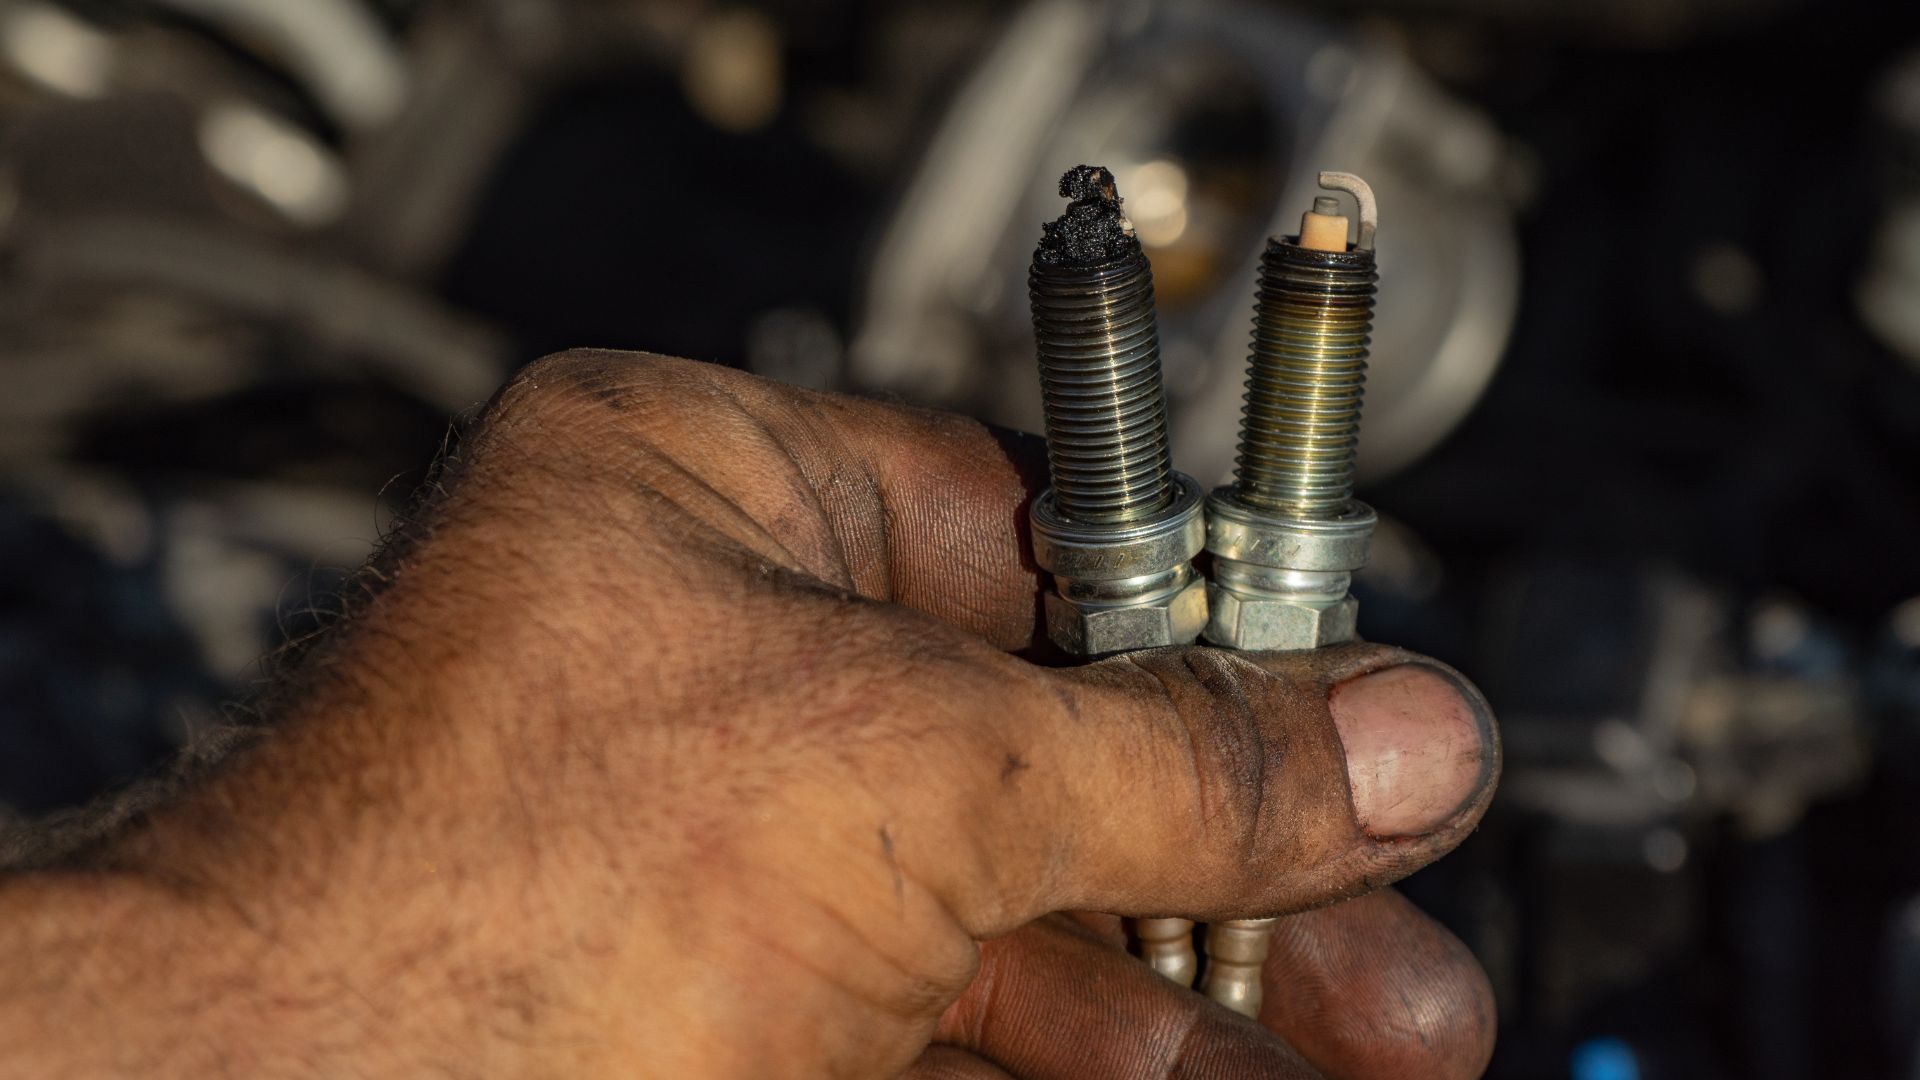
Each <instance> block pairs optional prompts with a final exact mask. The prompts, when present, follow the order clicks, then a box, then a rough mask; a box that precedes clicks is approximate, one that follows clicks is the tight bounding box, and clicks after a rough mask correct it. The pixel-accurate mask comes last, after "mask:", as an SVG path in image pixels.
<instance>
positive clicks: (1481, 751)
mask: <svg viewBox="0 0 1920 1080" xmlns="http://www.w3.org/2000/svg"><path fill="white" fill-rule="evenodd" d="M1330 704H1331V707H1332V710H1333V721H1334V725H1335V726H1336V727H1338V728H1339V730H1340V742H1341V745H1342V746H1343V747H1344V748H1345V750H1346V757H1347V783H1348V786H1349V788H1350V790H1351V791H1352V794H1353V806H1354V813H1355V815H1356V816H1357V817H1358V818H1359V823H1360V827H1361V828H1363V829H1365V830H1366V831H1367V833H1368V834H1369V835H1371V836H1373V837H1376V838H1378V839H1389V838H1393V837H1411V836H1422V835H1425V834H1427V833H1430V832H1432V831H1434V830H1435V829H1437V828H1439V827H1440V826H1442V825H1444V824H1446V823H1447V821H1448V820H1449V819H1451V818H1452V817H1453V816H1454V815H1456V814H1458V813H1459V812H1460V811H1461V810H1462V809H1463V808H1465V807H1466V806H1467V805H1468V804H1469V803H1470V802H1471V801H1472V800H1473V799H1474V798H1475V796H1477V795H1478V794H1479V793H1480V789H1481V788H1482V787H1483V786H1484V785H1485V784H1486V781H1487V736H1486V734H1485V730H1484V728H1485V725H1484V724H1483V723H1482V722H1481V719H1480V716H1479V713H1478V710H1476V709H1475V707H1474V706H1473V704H1472V703H1471V702H1470V701H1469V700H1468V698H1467V696H1466V695H1465V694H1464V693H1462V691H1461V689H1460V688H1459V687H1458V686H1457V685H1456V684H1455V683H1454V681H1453V680H1452V679H1450V678H1449V677H1447V676H1446V675H1445V674H1443V673H1442V672H1440V671H1437V670H1435V669H1433V668H1429V667H1422V666H1419V665H1405V666H1402V667H1394V668H1388V669H1386V670H1385V671H1376V672H1373V673H1372V674H1369V675H1362V676H1360V677H1359V678H1357V679H1353V680H1351V681H1349V682H1346V683H1342V684H1341V685H1340V686H1338V687H1335V688H1334V691H1333V696H1332V699H1331V702H1330Z"/></svg>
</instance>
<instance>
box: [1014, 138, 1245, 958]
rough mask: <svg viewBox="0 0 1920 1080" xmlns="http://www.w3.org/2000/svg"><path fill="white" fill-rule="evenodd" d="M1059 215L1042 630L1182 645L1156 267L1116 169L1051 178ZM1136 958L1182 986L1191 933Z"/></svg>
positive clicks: (1185, 555) (1047, 269)
mask: <svg viewBox="0 0 1920 1080" xmlns="http://www.w3.org/2000/svg"><path fill="white" fill-rule="evenodd" d="M1060 195H1061V197H1062V198H1065V199H1067V200H1069V202H1068V206H1067V209H1066V212H1065V213H1063V214H1062V215H1061V216H1060V217H1059V219H1058V220H1055V221H1053V222H1051V223H1049V224H1048V225H1046V226H1045V228H1044V230H1043V234H1042V236H1041V240H1040V244H1039V246H1038V247H1037V248H1036V249H1035V251H1034V253H1033V265H1032V268H1031V270H1030V271H1029V273H1028V278H1027V284H1028V294H1029V297H1030V299H1031V302H1032V308H1033V333H1034V340H1035V345H1036V352H1037V354H1038V359H1039V367H1040V390H1041V402H1042V405H1043V406H1044V408H1045V413H1046V431H1047V463H1048V468H1049V472H1050V474H1051V479H1052V486H1051V487H1050V488H1048V489H1047V490H1046V491H1045V492H1043V493H1041V495H1040V497H1039V498H1038V499H1036V500H1034V503H1033V508H1032V511H1031V521H1032V526H1033V558H1034V561H1035V562H1036V563H1038V564H1039V565H1040V567H1041V568H1042V569H1044V570H1046V571H1047V572H1048V573H1049V574H1051V575H1052V576H1053V589H1052V590H1051V591H1050V592H1048V593H1047V596H1046V601H1045V603H1046V616H1047V632H1048V636H1050V637H1051V638H1052V639H1053V641H1054V642H1055V643H1056V644H1058V645H1059V646H1060V647H1061V648H1063V649H1065V650H1067V651H1068V652H1070V653H1073V654H1075V655H1078V656H1087V657H1092V656H1104V655H1107V654H1110V653H1116V652H1123V651H1126V650H1130V649H1145V648H1152V647H1154V646H1160V645H1186V644H1191V643H1192V642H1193V641H1195V640H1196V639H1198V638H1199V636H1200V632H1201V630H1202V629H1203V628H1204V627H1205V626H1206V624H1207V588H1206V583H1205V582H1204V581H1203V580H1202V579H1201V578H1200V576H1199V575H1198V574H1196V573H1195V572H1194V570H1193V565H1192V560H1193V557H1194V556H1195V555H1197V554H1199V552H1200V550H1201V548H1202V546H1203V545H1204V544H1205V542H1206V527H1205V525H1204V523H1203V520H1202V509H1201V507H1202V502H1203V500H1202V496H1201V490H1200V487H1199V486H1198V485H1197V484H1195V483H1194V482H1193V480H1192V479H1190V478H1188V477H1186V476H1183V475H1181V474H1180V473H1177V472H1175V471H1174V469H1173V456H1172V452H1171V450H1170V449H1169V445H1168V441H1167V404H1166V395H1165V392H1164V391H1163V389H1162V387H1161V379H1160V335H1159V329H1158V326H1157V324H1156V322H1155V318H1154V308H1153V269H1152V267H1151V266H1149V265H1148V263H1147V257H1146V253H1145V252H1143V251H1141V249H1140V242H1139V240H1138V239H1136V238H1135V236H1134V234H1133V225H1132V223H1131V222H1129V221H1128V220H1127V218H1126V215H1125V214H1124V213H1122V212H1121V198H1120V194H1119V192H1118V191H1117V190H1116V189H1115V186H1114V180H1113V174H1112V173H1110V172H1108V171H1107V170H1106V169H1103V168H1099V167H1097V166H1092V165H1081V166H1077V167H1075V168H1073V169H1071V170H1069V171H1068V172H1067V174H1066V175H1065V176H1063V177H1061V178H1060ZM1136 929H1137V932H1138V936H1139V938H1140V940H1141V951H1142V956H1143V958H1144V959H1145V960H1146V961H1147V962H1148V963H1149V964H1150V965H1152V966H1153V968H1154V970H1156V971H1159V972H1160V973H1161V974H1163V975H1166V976H1167V977H1168V978H1170V979H1173V980H1174V981H1176V982H1178V983H1180V984H1181V985H1183V986H1187V985H1192V983H1193V979H1194V975H1195V973H1196V971H1197V968H1198V958H1197V956H1196V955H1195V951H1194V947H1193V924H1192V923H1191V922H1189V921H1187V920H1185V919H1142V920H1140V921H1139V922H1138V924H1137V927H1136Z"/></svg>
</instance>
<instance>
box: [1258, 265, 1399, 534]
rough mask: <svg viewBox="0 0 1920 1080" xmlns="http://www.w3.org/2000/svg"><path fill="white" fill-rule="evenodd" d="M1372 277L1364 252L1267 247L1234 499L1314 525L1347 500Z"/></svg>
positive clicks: (1369, 322)
mask: <svg viewBox="0 0 1920 1080" xmlns="http://www.w3.org/2000/svg"><path fill="white" fill-rule="evenodd" d="M1377 279H1378V275H1377V274H1375V273H1374V257H1373V252H1372V251H1370V250H1352V251H1314V250H1310V249H1307V248H1303V247H1300V246H1299V245H1298V244H1294V243H1291V242H1289V241H1285V240H1269V241H1268V242H1267V249H1266V252H1265V254H1264V255H1262V256H1261V259H1260V287H1259V298H1258V300H1257V301H1256V302H1255V305H1254V319H1253V355H1252V361H1251V363H1250V364H1249V366H1248V371H1247V392H1246V396H1245V399H1244V400H1245V402H1246V405H1245V406H1244V407H1243V409H1242V410H1241V414H1242V420H1241V424H1240V453H1239V456H1238V457H1237V458H1236V459H1235V466H1234V483H1233V489H1234V498H1235V499H1236V500H1237V501H1239V502H1242V503H1245V504H1246V505H1248V506H1256V507H1260V508H1262V509H1266V510H1273V511H1278V512H1280V513H1283V514H1286V515H1288V516H1291V517H1296V518H1301V519H1305V520H1309V521H1319V520H1329V519H1332V518H1337V517H1339V516H1340V514H1341V512H1342V510H1343V509H1344V508H1345V506H1346V504H1347V501H1348V500H1349V499H1350V498H1352V496H1353V462H1354V452H1355V449H1356V448H1357V447H1358V445H1359V442H1360V397H1361V394H1362V392H1363V389H1364V384H1365V382H1366V377H1367V344H1368V340H1369V335H1370V334H1371V333H1372V331H1373V293H1374V282H1375V281H1376V280H1377Z"/></svg>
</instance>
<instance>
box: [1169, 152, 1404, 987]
mask: <svg viewBox="0 0 1920 1080" xmlns="http://www.w3.org/2000/svg"><path fill="white" fill-rule="evenodd" d="M1319 183H1320V186H1321V187H1322V188H1324V189H1326V190H1328V191H1338V192H1346V193H1348V194H1350V195H1352V196H1353V199H1354V202H1355V203H1356V208H1357V210H1358V213H1359V222H1360V223H1359V228H1358V229H1357V230H1355V237H1354V240H1353V241H1352V242H1351V243H1349V242H1348V239H1347V233H1348V230H1349V229H1350V228H1351V227H1352V225H1353V223H1352V221H1351V220H1349V219H1348V218H1347V217H1346V216H1345V215H1344V214H1342V213H1341V212H1340V210H1341V207H1340V203H1339V201H1338V199H1337V198H1335V197H1333V196H1320V197H1317V198H1315V199H1314V201H1313V207H1312V209H1311V210H1309V211H1308V212H1307V213H1306V214H1305V215H1304V216H1303V217H1302V218H1301V222H1300V233H1299V235H1297V236H1288V237H1275V238H1273V239H1271V240H1268V241H1267V247H1266V251H1265V253H1264V254H1263V255H1262V256H1261V260H1260V280H1259V287H1258V295H1257V299H1256V301H1255V304H1254V319H1253V347H1252V352H1251V356H1250V357H1249V360H1248V365H1247V392H1246V404H1245V406H1244V407H1243V409H1242V413H1241V424H1240V451H1239V456H1238V458H1237V459H1236V461H1235V466H1234V476H1233V483H1232V484H1230V485H1228V486H1226V487H1223V488H1219V489H1217V490H1215V491H1214V492H1212V493H1211V494H1210V495H1209V496H1208V497H1207V545H1206V548H1207V551H1208V552H1209V553H1210V554H1211V555H1212V556H1213V582H1212V584H1211V585H1210V586H1209V587H1208V602H1209V604H1208V607H1209V611H1210V616H1209V619H1208V623H1207V630H1206V636H1207V640H1208V641H1210V642H1212V643H1213V644H1215V645H1223V646H1226V647H1228V648H1232V649H1316V648H1319V647H1321V646H1323V645H1335V644H1339V643H1341V642H1346V641H1352V640H1353V638H1354V634H1355V617H1356V615H1357V608H1358V605H1357V603H1356V602H1355V600H1354V598H1353V596H1352V595H1351V594H1350V592H1349V591H1348V590H1349V586H1350V585H1351V583H1352V580H1353V572H1354V571H1355V570H1358V569H1360V568H1361V567H1362V566H1364V565H1366V561H1367V553H1368V548H1369V546H1370V544H1371V542H1372V538H1373V526H1374V521H1375V515H1374V512H1373V510H1372V509H1371V508H1369V507H1368V506H1367V505H1366V504H1365V503H1362V502H1358V501H1356V500H1355V499H1354V498H1353V467H1354V456H1355V453H1356V451H1357V450H1358V448H1359V442H1360V397H1361V393H1362V390H1363V386H1364V383H1365V382H1366V373H1367V344H1368V338H1369V335H1370V334H1371V333H1372V327H1373V295H1374V283H1375V281H1376V280H1377V275H1376V274H1375V272H1374V253H1373V240H1374V232H1375V230H1376V229H1377V228H1378V226H1379V212H1378V210H1377V208H1376V206H1375V203H1374V198H1373V190H1372V189H1371V188H1369V187H1368V186H1367V183H1366V181H1364V180H1361V179H1360V178H1359V177H1357V176H1353V175H1351V174H1349V173H1337V172H1323V173H1321V174H1320V176H1319ZM1273 922H1274V920H1272V919H1243V920H1235V921H1229V922H1222V923H1216V924H1214V925H1212V926H1210V927H1209V928H1208V932H1207V953H1208V956H1207V974H1206V980H1205V984H1204V986H1203V989H1204V990H1205V991H1206V993H1207V996H1208V997H1211V998H1212V999H1214V1000H1215V1001H1218V1002H1220V1003H1222V1004H1224V1005H1226V1006H1227V1007H1229V1008H1231V1009H1233V1010H1235V1011H1236V1012H1240V1013H1243V1014H1245V1015H1247V1016H1258V1015H1259V1014H1260V993H1261V990H1260V969H1261V966H1262V965H1263V964H1264V963H1265V961H1266V956H1267V947H1268V944H1269V942H1270V940H1271V934H1272V928H1273Z"/></svg>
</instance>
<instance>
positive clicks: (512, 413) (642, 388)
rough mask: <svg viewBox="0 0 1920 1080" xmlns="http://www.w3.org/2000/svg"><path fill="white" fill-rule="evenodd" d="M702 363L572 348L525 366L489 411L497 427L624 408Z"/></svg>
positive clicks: (546, 422) (695, 372)
mask: <svg viewBox="0 0 1920 1080" xmlns="http://www.w3.org/2000/svg"><path fill="white" fill-rule="evenodd" d="M700 367H701V365H699V364H696V363H694V362H693V361H689V360H676V359H674V358H672V357H666V356H659V355H655V354H652V353H634V352H619V351H615V350H608V349H568V350H566V351H564V352H557V353H551V354H549V355H547V356H543V357H541V358H540V359H538V360H535V361H534V362H533V363H531V364H528V365H527V366H526V367H524V368H521V369H520V371H519V373H518V374H516V375H515V376H514V377H513V378H512V379H511V380H509V381H508V383H507V384H506V386H505V387H503V388H502V389H501V391H500V393H499V395H498V396H496V397H495V399H494V401H493V402H492V404H491V405H490V406H489V407H488V409H487V420H488V423H489V424H490V425H491V426H494V427H496V428H516V427H520V426H526V425H540V426H543V427H544V426H551V425H553V424H554V423H556V421H559V420H561V419H563V418H569V417H577V416H578V415H579V414H580V413H581V412H584V411H588V410H605V411H614V412H619V411H622V410H623V409H624V408H626V407H628V406H630V405H631V404H633V403H634V402H635V401H636V400H637V399H640V398H644V397H645V396H646V395H649V394H653V393H658V392H660V391H661V390H662V389H663V388H664V387H666V386H668V385H670V384H672V383H673V382H675V381H684V380H688V379H694V378H698V377H699V368H700Z"/></svg>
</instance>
